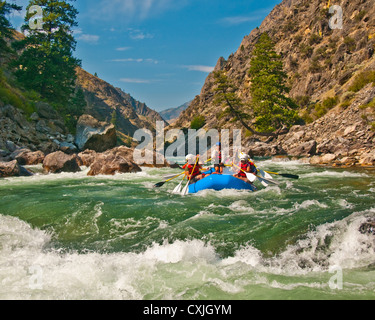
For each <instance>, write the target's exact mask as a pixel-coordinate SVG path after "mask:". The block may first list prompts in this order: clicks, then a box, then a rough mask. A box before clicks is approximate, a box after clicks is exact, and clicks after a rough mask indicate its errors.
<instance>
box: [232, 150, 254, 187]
mask: <svg viewBox="0 0 375 320" xmlns="http://www.w3.org/2000/svg"><path fill="white" fill-rule="evenodd" d="M240 160H241V163H240V168H241V170H240V172H239V173H237V174H235V175H234V177H236V178H238V179H241V180H243V181H245V182H247V183H250V184H251V182H250V181H249V180H248V179H247V177H246V174H245V172H247V173H252V174H255V175H256V174H257V173H258V170H257V168H256V167H255V164H254V162H252V161H251V160H250V157H249V155H248V154H246V153H241V154H240ZM242 170H243V171H245V172H243V171H242Z"/></svg>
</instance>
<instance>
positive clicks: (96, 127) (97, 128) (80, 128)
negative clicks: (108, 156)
mask: <svg viewBox="0 0 375 320" xmlns="http://www.w3.org/2000/svg"><path fill="white" fill-rule="evenodd" d="M75 144H76V145H77V146H78V148H79V150H86V149H90V150H94V151H96V152H104V151H107V150H109V149H112V148H114V147H115V146H116V144H117V134H116V129H115V126H114V125H113V124H107V123H105V122H100V121H98V120H96V119H95V118H94V117H92V116H90V115H87V114H85V115H83V116H81V117H80V118H79V120H78V124H77V133H76V139H75Z"/></svg>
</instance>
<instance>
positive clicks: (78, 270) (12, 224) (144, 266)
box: [0, 201, 375, 299]
mask: <svg viewBox="0 0 375 320" xmlns="http://www.w3.org/2000/svg"><path fill="white" fill-rule="evenodd" d="M305 205H308V204H305ZM242 206H244V207H245V203H243V202H241V201H238V202H236V203H235V204H234V207H235V208H241V207H242ZM96 213H97V214H96V216H97V215H99V214H100V206H99V207H98V210H97V212H96ZM374 216H375V208H373V209H370V210H366V211H362V212H357V213H353V214H352V215H351V216H349V217H347V218H345V219H343V220H341V221H336V222H332V223H326V224H324V225H321V226H319V227H317V228H316V230H312V231H310V232H308V233H307V234H306V235H305V237H304V238H303V239H300V240H299V241H297V242H296V243H295V244H292V245H289V246H288V247H287V248H286V249H285V250H284V251H283V252H281V253H280V254H278V255H275V256H273V257H265V256H264V255H263V254H262V252H260V251H259V250H258V249H257V248H256V247H255V246H254V245H253V244H248V245H246V246H244V247H242V248H240V249H238V250H236V251H235V253H234V254H233V256H231V257H228V258H225V259H220V257H219V256H218V254H217V252H216V249H215V247H214V246H213V245H211V244H210V243H206V242H205V241H202V240H185V241H181V240H177V241H175V242H173V243H169V242H167V241H165V242H164V243H162V244H159V243H154V244H152V245H150V246H149V247H148V248H146V249H145V250H144V251H143V252H140V253H125V252H124V253H111V254H99V253H95V252H88V253H86V254H79V253H76V252H74V251H72V252H65V251H60V250H57V249H52V248H51V235H49V234H48V233H46V232H44V231H41V230H38V229H33V228H32V227H31V226H30V225H28V224H27V223H25V222H23V221H21V220H19V219H17V218H12V217H6V216H2V215H0V283H1V289H0V298H1V299H147V298H159V299H168V298H169V299H173V298H183V297H184V296H185V294H187V292H188V289H187V287H189V288H190V289H191V288H192V287H200V286H202V285H207V286H213V287H215V288H217V289H218V290H220V291H222V292H225V293H227V294H229V295H232V294H234V295H235V294H241V293H242V292H243V291H244V288H245V287H246V285H256V284H258V283H259V284H262V283H263V284H264V285H266V286H268V287H269V288H281V289H284V290H293V289H294V288H297V287H299V286H305V287H308V286H313V287H314V286H316V285H315V284H314V283H313V284H308V283H307V284H305V283H304V282H303V281H302V282H300V281H298V280H297V281H293V283H292V284H283V283H281V282H279V281H276V280H270V278H269V275H283V276H293V277H296V276H304V275H307V274H309V273H311V272H320V273H321V272H323V273H325V272H327V271H328V270H329V268H330V267H332V266H340V267H342V268H343V269H357V268H362V267H366V266H369V265H371V264H373V263H374V262H375V261H374V257H375V255H374V253H375V251H374V250H375V243H374V238H373V235H369V234H361V233H360V232H359V227H360V225H361V224H362V223H364V222H365V221H367V219H368V218H369V217H374ZM151 222H152V223H154V222H155V221H151ZM112 223H116V221H112ZM129 223H130V225H131V221H129ZM122 227H123V226H120V229H121V228H122ZM133 227H136V225H135V224H133ZM63 252H64V253H63ZM33 267H38V268H39V270H41V271H42V274H41V275H40V276H41V280H42V281H41V287H40V288H35V287H33V286H32V285H33V282H32V280H33V279H34V277H35V274H34V273H33V272H34V271H33V270H38V268H36V269H35V268H33ZM249 272H250V273H251V274H252V275H253V276H251V277H250V278H249ZM259 273H261V274H262V275H263V276H262V277H265V276H266V278H264V279H263V280H262V279H260V278H261V277H260V278H259V277H257V276H256V275H257V274H259ZM254 274H255V276H254ZM233 279H236V280H235V281H234V280H233ZM271 279H272V277H271ZM197 292H198V291H197ZM199 297H200V296H197V298H199Z"/></svg>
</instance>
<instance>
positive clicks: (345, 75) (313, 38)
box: [174, 0, 375, 160]
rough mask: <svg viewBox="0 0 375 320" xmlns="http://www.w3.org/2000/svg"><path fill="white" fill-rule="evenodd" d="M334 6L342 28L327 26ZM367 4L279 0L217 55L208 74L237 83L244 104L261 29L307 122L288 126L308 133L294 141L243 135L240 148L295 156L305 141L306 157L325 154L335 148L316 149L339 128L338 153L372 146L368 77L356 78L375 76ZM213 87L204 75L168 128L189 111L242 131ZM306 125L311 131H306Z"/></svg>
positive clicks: (184, 123)
mask: <svg viewBox="0 0 375 320" xmlns="http://www.w3.org/2000/svg"><path fill="white" fill-rule="evenodd" d="M335 4H339V5H340V6H341V8H342V12H343V25H342V29H331V28H330V26H329V22H330V20H331V19H332V17H333V16H334V13H333V14H331V13H330V12H329V8H330V6H331V5H335ZM374 4H375V3H374V1H373V0H351V1H349V0H345V1H341V2H340V3H333V2H331V1H320V0H312V1H308V0H284V1H283V2H282V3H281V4H279V5H277V6H276V7H275V8H274V10H273V11H272V12H271V13H270V15H269V16H268V17H267V18H266V19H265V20H264V21H263V23H262V24H261V26H260V27H259V28H257V29H255V30H253V31H252V32H251V33H250V34H249V35H248V36H246V37H245V38H244V39H243V41H242V43H241V44H240V46H239V48H238V50H237V51H236V52H235V53H233V54H232V55H230V57H229V58H228V59H227V60H225V59H224V58H220V59H219V60H218V62H217V65H216V67H215V71H217V70H225V71H226V73H227V75H228V77H229V78H230V79H232V80H233V81H234V83H235V84H236V85H237V87H238V88H239V90H238V92H237V94H238V96H240V97H241V98H242V99H243V101H245V102H250V100H251V97H250V90H249V87H250V85H251V83H250V80H249V74H248V70H249V68H250V61H251V57H252V51H253V49H254V46H255V44H256V43H257V40H258V39H259V37H260V35H261V34H262V33H264V32H267V33H268V34H269V35H270V36H271V38H272V39H273V40H274V42H275V45H276V51H277V52H278V53H280V54H281V55H282V57H283V62H284V69H285V71H286V72H287V74H288V76H289V86H290V88H291V92H290V96H291V97H292V98H294V99H295V100H296V102H298V104H299V105H300V106H301V108H300V114H301V116H302V118H303V119H304V120H305V123H306V124H307V125H306V126H302V127H301V128H302V129H301V128H299V129H298V130H297V129H296V128H293V130H292V133H293V132H295V131H296V130H297V132H298V131H302V130H304V131H305V132H306V133H307V134H306V135H303V136H302V135H301V137H299V138H298V137H295V138H294V140H293V139H292V140H293V141H292V140H290V139H287V138H286V136H281V137H279V139H277V140H275V139H274V140H269V141H265V140H263V141H261V140H262V139H261V138H259V137H251V138H250V137H248V138H247V140H246V141H245V142H244V143H245V145H247V146H248V147H249V148H250V146H251V147H252V148H253V147H254V143H258V144H260V143H265V142H267V144H268V149H267V150H268V151H267V153H271V154H286V153H288V154H289V153H290V152H291V151H293V149H294V153H296V149H298V147H300V146H301V145H302V144H304V143H307V142H310V143H311V144H312V145H315V144H316V146H315V147H313V148H312V151H310V155H315V154H317V153H318V154H326V153H331V152H333V151H335V150H328V149H324V148H323V146H324V145H330V144H334V141H335V139H337V138H338V137H339V136H340V133H342V134H343V133H345V132H346V133H347V135H346V136H345V137H343V138H344V139H345V141H344V140H343V141H344V149H345V150H347V151H348V152H352V153H353V152H354V150H357V151H358V152H360V153H361V154H366V153H368V152H370V151H371V150H370V149H371V148H373V146H374V141H373V138H372V137H373V135H372V132H373V131H372V123H373V111H372V109H371V108H370V106H371V102H373V99H374V97H375V92H374V90H373V89H372V83H373V82H374V81H375V78H373V79H372V80H369V81H367V82H368V83H366V82H364V81H362V83H361V80H363V79H365V78H366V77H374V74H375V73H372V72H374V70H375V56H374V48H375V6H374ZM369 74H371V75H370V76H369ZM214 88H215V85H214V78H213V73H211V74H210V75H209V76H208V77H207V79H206V82H205V84H204V86H203V88H202V91H201V94H200V95H199V96H197V97H196V98H195V99H194V101H193V102H192V104H191V105H190V107H189V108H188V109H187V110H186V111H185V112H183V113H182V114H181V116H180V117H179V119H178V120H177V121H176V123H175V124H174V126H175V127H185V128H186V127H189V126H190V124H191V121H192V120H193V119H194V117H195V116H196V115H203V116H204V117H205V119H206V125H205V128H206V129H208V128H231V127H236V128H241V125H240V124H239V123H237V122H235V121H233V119H232V118H231V116H230V115H225V114H223V109H221V108H218V107H217V106H216V105H214V103H213V99H214ZM363 106H369V108H363ZM335 119H341V120H346V121H341V122H340V121H339V120H338V121H335ZM354 125H355V129H353V128H354V127H353V126H354ZM312 128H314V131H313V132H314V134H313V135H315V136H311V134H310V135H309V133H311V129H312ZM348 128H352V129H353V130H352V129H350V130H349V129H348ZM349 131H351V132H349ZM358 132H360V134H359V135H361V134H362V136H361V137H360V138H361V139H358ZM364 132H365V134H363V133H364ZM292 133H290V134H289V136H288V137H289V138H290V135H291V134H292ZM244 135H246V131H245V130H244ZM313 141H314V142H313ZM351 141H355V143H351ZM336 143H337V141H336ZM270 146H272V147H273V148H274V149H273V151H272V152H269V147H270ZM263 147H265V146H264V145H263ZM271 149H272V148H271ZM302 149H303V148H302ZM258 150H259V149H258ZM314 150H315V151H314ZM259 153H261V152H259ZM292 153H293V152H292ZM342 153H343V152H342ZM343 154H344V153H343ZM353 154H354V156H356V157H358V156H359V155H358V154H355V153H353ZM297 155H302V153H301V154H297ZM345 156H348V155H345ZM337 157H338V155H337V156H336V158H337ZM374 160H375V159H374Z"/></svg>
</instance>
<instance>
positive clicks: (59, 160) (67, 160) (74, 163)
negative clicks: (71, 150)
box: [43, 151, 81, 173]
mask: <svg viewBox="0 0 375 320" xmlns="http://www.w3.org/2000/svg"><path fill="white" fill-rule="evenodd" d="M78 161H79V160H78V157H77V155H68V154H66V153H64V152H61V151H57V152H54V153H51V154H49V155H48V156H47V157H46V158H45V159H44V161H43V169H44V171H45V172H47V173H61V172H79V171H81V169H80V167H79V165H78V163H79V162H78Z"/></svg>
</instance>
